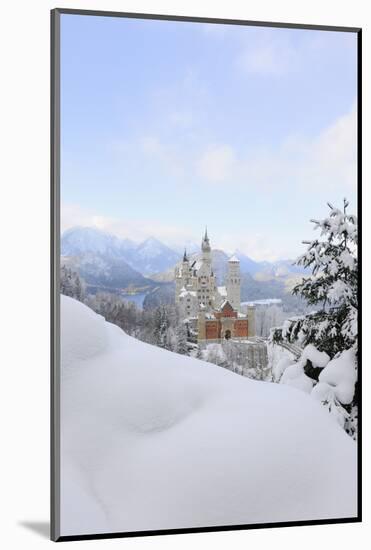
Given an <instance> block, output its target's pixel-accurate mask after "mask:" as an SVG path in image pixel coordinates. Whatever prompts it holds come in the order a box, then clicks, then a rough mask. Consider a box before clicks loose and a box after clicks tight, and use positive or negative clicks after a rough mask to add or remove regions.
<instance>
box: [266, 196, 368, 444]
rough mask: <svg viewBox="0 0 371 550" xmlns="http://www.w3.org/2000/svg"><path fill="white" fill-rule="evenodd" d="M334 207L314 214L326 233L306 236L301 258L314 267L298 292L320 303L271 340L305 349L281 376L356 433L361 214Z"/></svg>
mask: <svg viewBox="0 0 371 550" xmlns="http://www.w3.org/2000/svg"><path fill="white" fill-rule="evenodd" d="M328 206H329V208H330V213H329V216H328V217H327V218H325V219H323V220H311V221H312V222H313V223H314V227H315V229H319V230H320V231H321V234H320V237H319V238H318V239H315V240H313V241H309V242H308V241H305V242H304V244H306V245H307V251H306V252H305V253H304V254H303V255H302V256H300V257H299V258H298V260H297V261H296V263H297V264H298V265H302V266H304V267H306V268H309V269H311V271H312V273H311V275H310V276H309V277H305V278H303V279H302V281H301V283H299V284H298V285H296V286H295V287H294V289H293V293H294V294H297V295H299V296H301V297H303V298H304V299H305V300H306V301H307V303H308V304H309V305H312V306H314V307H315V308H316V309H315V311H313V312H312V313H310V314H308V315H305V316H300V317H296V318H294V319H289V320H287V321H285V323H284V326H283V327H282V328H280V329H275V330H273V331H272V333H271V336H270V342H271V344H274V343H279V342H282V341H286V342H288V343H291V344H299V345H300V346H301V347H303V348H304V351H303V353H302V355H301V357H300V358H299V360H298V361H297V362H295V363H294V364H292V365H291V366H287V368H286V369H285V370H284V372H283V374H282V376H281V378H280V382H281V383H290V385H296V386H297V387H300V388H302V389H304V391H309V392H311V394H313V397H314V398H315V399H317V400H319V401H320V402H321V403H322V404H323V405H324V406H326V408H327V409H328V410H329V412H330V413H331V414H332V415H333V416H334V417H335V418H336V420H337V421H338V422H339V423H340V424H341V425H342V426H343V427H344V429H345V430H346V431H347V432H348V433H349V434H350V435H351V436H352V437H354V438H356V429H357V402H358V396H357V384H356V380H357V346H358V332H357V331H358V329H357V313H358V262H357V245H358V228H357V218H356V216H354V215H353V214H348V211H347V209H348V206H349V203H348V201H347V200H346V199H344V203H343V208H342V210H340V209H338V208H334V207H333V206H332V205H331V204H328Z"/></svg>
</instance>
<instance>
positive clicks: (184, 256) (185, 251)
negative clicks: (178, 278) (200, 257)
mask: <svg viewBox="0 0 371 550" xmlns="http://www.w3.org/2000/svg"><path fill="white" fill-rule="evenodd" d="M183 262H188V257H187V249H186V248H185V249H184V254H183Z"/></svg>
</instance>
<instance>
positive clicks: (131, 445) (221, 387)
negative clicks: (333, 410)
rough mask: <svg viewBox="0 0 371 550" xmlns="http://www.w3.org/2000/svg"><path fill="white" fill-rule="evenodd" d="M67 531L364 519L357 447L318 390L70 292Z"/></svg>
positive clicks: (65, 302)
mask: <svg viewBox="0 0 371 550" xmlns="http://www.w3.org/2000/svg"><path fill="white" fill-rule="evenodd" d="M61 340H62V341H61V346H62V352H61V355H62V369H61V375H62V380H61V454H62V456H61V534H62V535H77V534H87V533H99V532H112V531H135V530H152V529H156V530H158V529H174V528H189V527H205V526H216V525H238V524H251V523H261V522H280V521H299V520H313V519H327V518H339V517H354V516H355V515H356V513H357V510H356V445H355V443H354V441H352V440H351V439H350V438H349V437H348V436H347V435H346V434H345V433H344V432H343V430H342V429H341V428H340V427H339V426H337V425H336V424H335V423H333V422H332V420H331V419H330V418H329V416H328V414H327V412H326V411H325V410H323V408H322V407H321V405H320V404H319V403H317V402H316V401H314V400H313V399H312V398H311V397H309V396H308V395H306V394H304V393H301V392H298V391H297V390H295V389H292V388H290V387H288V386H285V385H278V384H272V383H266V382H256V381H252V380H249V379H247V378H243V377H241V376H238V375H236V374H233V373H231V372H229V371H227V370H225V369H223V368H221V367H217V366H215V365H211V364H209V363H206V362H203V361H199V360H197V359H192V358H190V357H186V356H182V355H176V354H174V353H171V352H168V351H165V350H162V349H160V348H156V347H153V346H150V345H148V344H144V343H142V342H140V341H138V340H136V339H134V338H131V337H129V336H127V335H126V334H125V333H124V332H123V331H121V330H120V329H119V328H118V327H116V326H114V325H111V324H109V323H106V322H105V321H104V319H103V318H102V317H100V316H98V315H96V314H95V313H94V312H92V311H91V310H90V309H89V308H88V307H86V306H84V305H83V304H81V303H79V302H77V301H75V300H73V299H72V298H67V297H65V296H62V298H61Z"/></svg>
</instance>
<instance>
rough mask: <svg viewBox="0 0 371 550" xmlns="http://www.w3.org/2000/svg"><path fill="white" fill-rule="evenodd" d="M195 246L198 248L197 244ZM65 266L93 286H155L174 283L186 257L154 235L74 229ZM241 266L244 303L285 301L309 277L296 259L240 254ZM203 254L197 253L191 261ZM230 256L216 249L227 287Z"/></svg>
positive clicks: (67, 236) (65, 239)
mask: <svg viewBox="0 0 371 550" xmlns="http://www.w3.org/2000/svg"><path fill="white" fill-rule="evenodd" d="M194 248H195V246H194ZM61 255H62V263H63V264H65V265H69V266H70V267H72V268H73V269H75V270H76V271H78V272H79V273H80V275H81V276H82V277H83V278H84V279H85V281H86V282H87V283H88V285H89V286H90V287H91V288H92V287H97V288H98V287H99V288H101V289H102V288H103V289H125V288H128V287H132V288H136V289H138V288H153V287H154V286H156V285H158V284H159V283H173V281H174V267H175V265H176V264H177V263H179V262H181V259H182V254H181V253H180V252H179V251H176V250H173V249H171V248H170V247H168V246H167V245H165V244H164V243H162V242H161V241H159V240H158V239H156V238H154V237H149V238H147V239H146V240H145V241H143V242H141V243H135V242H134V241H132V240H130V239H122V238H119V237H117V236H115V235H112V234H110V233H107V232H105V231H102V230H100V229H98V228H95V227H74V228H71V229H68V230H67V231H65V232H64V233H63V235H62V238H61ZM235 255H236V256H237V257H238V259H239V260H240V265H241V279H242V282H241V283H242V284H241V291H242V292H241V294H242V299H259V298H272V297H273V298H281V297H282V296H284V297H287V296H285V295H286V294H287V293H288V292H289V290H290V289H291V288H292V286H293V284H294V283H295V282H297V280H298V277H299V278H300V276H301V274H302V273H303V270H302V268H298V267H297V266H294V265H293V263H292V261H290V260H281V261H278V262H257V261H255V260H253V259H252V258H250V257H249V256H247V255H246V254H244V253H243V252H241V251H239V250H236V251H235ZM199 256H200V252H199V251H196V252H193V253H192V254H191V256H190V259H191V261H193V260H196V259H197V258H198V257H199ZM228 257H229V256H228V254H227V253H226V252H225V251H223V250H217V249H214V250H213V251H212V262H213V269H214V272H215V275H216V277H217V280H218V283H219V284H223V281H224V277H225V274H226V271H227V265H228Z"/></svg>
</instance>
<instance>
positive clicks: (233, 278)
mask: <svg viewBox="0 0 371 550" xmlns="http://www.w3.org/2000/svg"><path fill="white" fill-rule="evenodd" d="M225 286H226V289H227V298H228V301H229V303H230V304H231V306H232V307H233V309H236V310H237V311H240V307H241V275H240V260H239V259H238V258H236V256H232V258H230V259H229V260H228V272H227V277H226V281H225Z"/></svg>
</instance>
